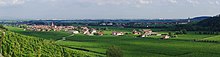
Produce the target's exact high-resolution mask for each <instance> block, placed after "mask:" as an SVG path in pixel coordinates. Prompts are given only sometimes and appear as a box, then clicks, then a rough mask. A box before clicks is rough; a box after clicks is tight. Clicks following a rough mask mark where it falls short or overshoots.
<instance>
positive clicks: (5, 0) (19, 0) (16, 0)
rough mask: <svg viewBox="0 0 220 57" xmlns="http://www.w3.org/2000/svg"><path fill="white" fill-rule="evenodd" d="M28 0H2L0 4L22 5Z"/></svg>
mask: <svg viewBox="0 0 220 57" xmlns="http://www.w3.org/2000/svg"><path fill="white" fill-rule="evenodd" d="M26 1H28V0H0V6H8V5H20V4H23V3H25V2H26Z"/></svg>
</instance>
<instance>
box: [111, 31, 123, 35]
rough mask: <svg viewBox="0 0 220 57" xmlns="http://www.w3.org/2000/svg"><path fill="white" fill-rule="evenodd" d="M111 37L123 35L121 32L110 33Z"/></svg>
mask: <svg viewBox="0 0 220 57" xmlns="http://www.w3.org/2000/svg"><path fill="white" fill-rule="evenodd" d="M112 35H114V36H122V35H124V33H123V32H112Z"/></svg>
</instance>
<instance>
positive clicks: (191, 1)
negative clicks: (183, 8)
mask: <svg viewBox="0 0 220 57" xmlns="http://www.w3.org/2000/svg"><path fill="white" fill-rule="evenodd" d="M186 1H187V2H189V3H191V4H193V5H196V4H200V2H199V1H197V0H186Z"/></svg>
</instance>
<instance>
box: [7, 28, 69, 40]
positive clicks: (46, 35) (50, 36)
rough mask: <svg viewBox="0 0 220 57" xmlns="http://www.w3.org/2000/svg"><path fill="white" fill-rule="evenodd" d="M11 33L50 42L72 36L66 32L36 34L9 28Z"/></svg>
mask: <svg viewBox="0 0 220 57" xmlns="http://www.w3.org/2000/svg"><path fill="white" fill-rule="evenodd" d="M7 28H8V29H9V30H10V31H13V32H16V33H20V34H24V35H28V36H34V37H39V38H44V39H48V40H57V39H61V38H62V37H65V36H68V35H71V34H70V33H66V32H54V31H50V32H34V31H24V30H23V29H21V28H16V27H10V26H9V27H7Z"/></svg>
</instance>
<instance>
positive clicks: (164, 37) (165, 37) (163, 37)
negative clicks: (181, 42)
mask: <svg viewBox="0 0 220 57" xmlns="http://www.w3.org/2000/svg"><path fill="white" fill-rule="evenodd" d="M169 38H170V36H168V35H162V39H169Z"/></svg>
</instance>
